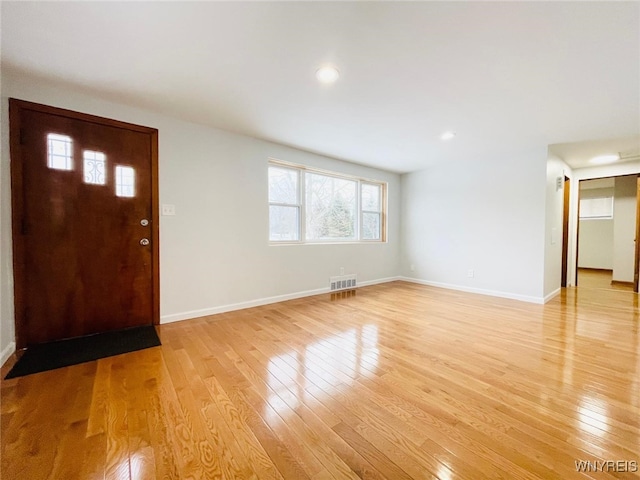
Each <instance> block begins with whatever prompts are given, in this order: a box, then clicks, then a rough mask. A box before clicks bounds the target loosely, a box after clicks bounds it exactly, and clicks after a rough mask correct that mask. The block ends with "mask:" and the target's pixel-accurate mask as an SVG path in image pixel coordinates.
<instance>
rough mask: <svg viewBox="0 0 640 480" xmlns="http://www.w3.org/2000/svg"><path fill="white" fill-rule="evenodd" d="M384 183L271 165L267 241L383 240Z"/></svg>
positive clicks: (298, 167)
mask: <svg viewBox="0 0 640 480" xmlns="http://www.w3.org/2000/svg"><path fill="white" fill-rule="evenodd" d="M384 194H385V184H384V183H382V182H375V181H372V180H365V179H361V178H355V177H349V176H346V175H339V174H335V173H331V172H323V171H319V170H314V169H310V168H305V167H300V166H294V165H289V164H285V163H280V162H271V163H270V164H269V240H270V241H272V242H290V243H291V242H292V243H320V242H358V241H378V242H381V241H384V239H385V238H384V236H385V235H384V213H385V212H384V201H383V199H384Z"/></svg>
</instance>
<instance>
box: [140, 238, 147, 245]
mask: <svg viewBox="0 0 640 480" xmlns="http://www.w3.org/2000/svg"><path fill="white" fill-rule="evenodd" d="M140 245H142V246H143V247H146V246H147V245H149V239H148V238H143V239H142V240H140Z"/></svg>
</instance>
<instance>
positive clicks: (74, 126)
mask: <svg viewBox="0 0 640 480" xmlns="http://www.w3.org/2000/svg"><path fill="white" fill-rule="evenodd" d="M10 108H11V134H12V140H13V141H12V152H11V154H12V180H13V206H14V214H13V215H14V225H13V227H14V232H13V235H14V250H15V254H14V272H15V280H16V288H15V292H16V327H17V328H16V334H17V339H18V347H19V348H23V347H26V346H28V345H31V344H37V343H43V342H48V341H53V340H59V339H63V338H71V337H77V336H81V335H88V334H92V333H98V332H105V331H110V330H117V329H122V328H127V327H133V326H141V325H151V324H153V323H155V322H154V320H155V321H157V318H156V317H157V311H158V309H157V290H158V289H157V281H158V280H157V279H158V271H157V267H158V262H157V253H158V249H157V207H156V206H155V205H156V204H157V202H155V201H154V196H155V195H154V193H155V192H156V191H157V188H156V185H157V178H155V177H156V176H155V172H156V171H157V170H156V166H157V131H156V130H154V129H149V128H146V127H137V126H134V125H129V124H124V123H121V122H116V121H111V120H107V119H102V118H99V117H91V116H88V115H83V114H75V113H74V112H69V111H66V110H59V109H54V108H52V107H44V106H39V105H35V104H30V103H27V102H21V101H15V100H12V101H11V104H10Z"/></svg>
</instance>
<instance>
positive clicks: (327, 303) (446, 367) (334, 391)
mask: <svg viewBox="0 0 640 480" xmlns="http://www.w3.org/2000/svg"><path fill="white" fill-rule="evenodd" d="M638 329H639V315H638V297H637V295H636V294H633V293H630V292H621V291H613V290H601V289H589V288H579V289H569V290H567V291H566V292H563V294H562V295H561V296H560V297H557V298H556V299H554V300H553V301H551V302H550V303H548V304H547V305H545V306H542V305H534V304H527V303H522V302H517V301H511V300H504V299H497V298H492V297H485V296H479V295H471V294H466V293H461V292H454V291H448V290H443V289H437V288H431V287H425V286H419V285H414V284H409V283H404V282H394V283H389V284H384V285H378V286H372V287H366V288H361V289H359V290H357V292H356V293H355V294H352V295H336V296H334V297H331V296H330V295H320V296H316V297H310V298H305V299H300V300H294V301H289V302H285V303H280V304H274V305H269V306H264V307H258V308H253V309H249V310H243V311H238V312H232V313H227V314H222V315H218V316H212V317H206V318H202V319H197V320H189V321H184V322H179V323H174V324H168V325H163V326H161V327H159V333H160V337H161V339H162V342H163V345H162V347H157V348H153V349H148V350H143V351H140V352H134V353H130V354H126V355H120V356H117V357H112V358H107V359H103V360H100V361H98V362H91V363H86V364H83V365H78V366H75V367H68V368H64V369H60V370H55V371H51V372H45V373H41V374H36V375H31V376H27V377H22V378H18V379H13V380H9V381H6V380H3V381H2V384H1V393H2V409H1V411H2V430H1V433H2V440H1V441H2V450H1V452H2V460H1V462H2V478H3V479H6V480H9V479H25V480H26V479H28V480H37V479H45V478H51V479H65V480H66V479H76V478H77V479H93V478H100V479H102V478H108V479H111V478H117V479H129V478H133V479H142V478H149V479H152V478H185V479H186V478H197V479H214V478H237V479H252V478H256V479H271V478H274V479H280V478H286V479H308V478H312V479H332V478H336V479H338V478H354V479H355V478H372V479H377V478H388V479H394V480H395V479H406V478H416V479H417V478H420V479H422V478H438V479H440V480H449V479H459V478H460V479H462V478H464V479H472V480H476V479H484V478H507V479H556V478H557V479H571V478H596V479H600V478H602V479H607V478H639V477H640V472H638V471H636V472H620V471H619V472H614V471H613V469H612V466H611V464H608V465H607V466H605V470H606V469H608V470H609V471H608V472H606V471H605V472H590V473H578V472H577V471H576V463H575V462H576V461H578V460H590V461H595V460H600V461H601V460H613V461H623V462H624V461H627V462H629V463H617V464H616V465H615V468H617V469H618V470H623V469H627V470H633V469H634V463H633V462H640V347H639V340H638V336H639V332H638ZM6 370H7V366H5V368H4V369H3V372H4V373H6ZM598 465H602V464H598ZM592 466H594V465H592Z"/></svg>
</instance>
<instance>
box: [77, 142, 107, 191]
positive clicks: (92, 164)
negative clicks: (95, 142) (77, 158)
mask: <svg viewBox="0 0 640 480" xmlns="http://www.w3.org/2000/svg"><path fill="white" fill-rule="evenodd" d="M83 157H84V170H83V173H84V183H92V184H94V185H105V184H106V183H107V176H106V170H105V163H106V157H105V154H104V153H102V152H94V151H91V150H85V151H84V153H83Z"/></svg>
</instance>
